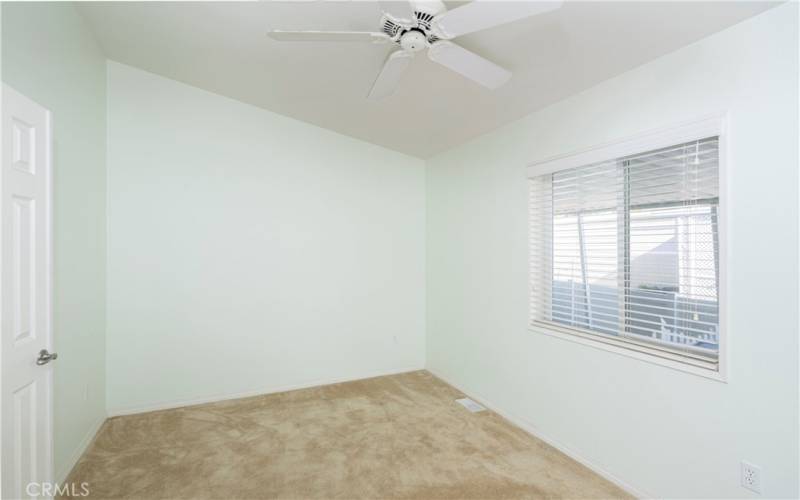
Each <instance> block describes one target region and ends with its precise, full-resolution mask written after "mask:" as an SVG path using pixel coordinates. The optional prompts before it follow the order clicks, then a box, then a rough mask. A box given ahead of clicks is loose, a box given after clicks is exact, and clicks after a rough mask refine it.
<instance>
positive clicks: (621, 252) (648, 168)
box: [530, 137, 719, 368]
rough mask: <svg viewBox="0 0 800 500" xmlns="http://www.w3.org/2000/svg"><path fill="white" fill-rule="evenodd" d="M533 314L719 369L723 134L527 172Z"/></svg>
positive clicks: (548, 322) (540, 320)
mask: <svg viewBox="0 0 800 500" xmlns="http://www.w3.org/2000/svg"><path fill="white" fill-rule="evenodd" d="M530 193H531V199H530V223H531V233H530V234H531V242H530V251H531V264H530V265H531V321H532V323H533V324H540V325H545V326H550V327H555V328H557V329H559V330H562V331H564V332H567V333H575V334H580V335H584V336H585V335H589V336H591V337H592V338H596V339H599V340H604V341H608V342H611V343H615V344H617V345H620V344H622V345H623V346H627V347H630V348H632V349H638V350H645V351H647V352H650V353H653V354H656V355H663V356H665V357H670V358H672V359H680V360H683V361H686V362H688V363H690V364H695V365H699V366H703V367H707V368H715V367H716V366H717V361H718V352H719V295H718V290H719V232H718V227H719V138H718V137H709V138H706V139H702V140H697V141H691V142H687V143H683V144H678V145H675V146H671V147H667V148H662V149H658V150H655V151H648V152H645V153H641V154H636V155H632V156H627V157H623V158H616V159H610V160H608V161H603V162H599V163H594V164H591V165H586V166H582V167H577V168H570V169H566V170H561V171H558V172H555V173H551V174H547V175H541V176H538V177H534V178H532V179H531V180H530Z"/></svg>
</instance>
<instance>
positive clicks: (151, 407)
mask: <svg viewBox="0 0 800 500" xmlns="http://www.w3.org/2000/svg"><path fill="white" fill-rule="evenodd" d="M424 369H425V368H424V367H423V366H415V367H407V368H399V369H393V370H381V371H375V372H367V373H364V374H360V375H356V376H348V377H334V378H328V379H320V380H312V381H309V382H301V383H299V384H289V385H283V386H275V387H266V388H263V389H256V390H253V391H245V392H237V393H231V394H218V395H215V396H209V397H203V398H194V399H180V400H174V401H165V402H160V403H154V404H147V405H142V406H133V407H127V408H110V409H109V410H108V416H109V418H110V417H119V416H122V415H135V414H137V413H148V412H151V411H159V410H171V409H173V408H183V407H185V406H194V405H201V404H206V403H216V402H219V401H227V400H230V399H241V398H250V397H253V396H264V395H267V394H276V393H279V392H287V391H295V390H297V389H308V388H309V387H319V386H322V385H331V384H339V383H342V382H352V381H354V380H363V379H366V378H374V377H383V376H386V375H397V374H400V373H408V372H415V371H419V370H424Z"/></svg>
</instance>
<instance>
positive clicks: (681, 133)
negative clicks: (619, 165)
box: [527, 113, 728, 382]
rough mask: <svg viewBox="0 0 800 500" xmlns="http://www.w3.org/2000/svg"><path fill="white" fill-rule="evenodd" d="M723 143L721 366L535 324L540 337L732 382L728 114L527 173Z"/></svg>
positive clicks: (532, 174) (558, 160)
mask: <svg viewBox="0 0 800 500" xmlns="http://www.w3.org/2000/svg"><path fill="white" fill-rule="evenodd" d="M713 136H717V137H719V215H720V217H719V225H718V227H717V232H718V238H719V242H720V244H719V284H718V286H719V289H718V291H717V294H718V301H719V350H718V359H717V366H716V367H715V368H709V367H704V366H698V365H695V364H690V363H687V361H686V360H685V359H682V357H681V356H679V355H671V354H670V353H668V352H665V351H661V350H658V349H653V348H650V347H648V346H647V344H646V343H636V342H632V341H630V340H617V339H614V338H612V337H610V336H600V335H594V334H589V333H581V332H578V331H575V330H572V329H568V328H560V327H558V326H556V325H543V324H533V323H530V324H529V329H530V330H531V331H533V332H536V333H541V334H545V335H548V336H552V337H556V338H559V339H563V340H568V341H571V342H576V343H579V344H583V345H587V346H591V347H595V348H598V349H602V350H605V351H610V352H613V353H616V354H621V355H624V356H628V357H632V358H635V359H639V360H642V361H647V362H650V363H654V364H657V365H661V366H665V367H667V368H672V369H675V370H680V371H683V372H687V373H691V374H695V375H699V376H702V377H707V378H710V379H713V380H717V381H720V382H727V369H728V368H727V364H728V363H727V352H728V324H727V323H728V312H727V304H728V284H727V283H728V280H727V275H728V257H727V248H728V178H727V163H728V161H727V160H728V154H727V151H728V146H727V114H726V113H719V114H716V115H713V116H709V117H705V118H702V119H699V120H695V121H691V122H685V123H682V124H678V125H674V126H671V127H667V128H663V129H658V130H653V131H649V132H645V133H642V134H638V135H635V136H632V137H628V138H625V139H622V140H618V141H614V142H610V143H606V144H602V145H598V146H594V147H591V148H587V149H584V150H580V151H576V152H574V153H570V154H566V155H561V156H557V157H553V158H549V159H545V160H542V161H539V162H536V163H533V164H530V165H529V166H528V168H527V177H528V179H531V178H535V177H538V176H541V175H546V174H551V173H554V172H558V171H561V170H566V169H570V168H576V167H582V166H585V165H590V164H593V163H598V162H603V161H611V160H614V159H617V158H622V157H625V156H630V155H635V154H640V153H645V152H647V151H653V150H656V149H661V148H666V147H669V146H673V145H676V144H681V143H685V142H690V141H695V140H700V139H705V138H708V137H713ZM531 269H532V267H531V263H530V262H529V270H528V276H529V280H528V281H529V286H530V285H531V282H532V278H533V275H532V270H531Z"/></svg>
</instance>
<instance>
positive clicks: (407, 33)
mask: <svg viewBox="0 0 800 500" xmlns="http://www.w3.org/2000/svg"><path fill="white" fill-rule="evenodd" d="M378 3H379V4H380V6H381V9H382V10H383V16H382V17H381V20H380V27H381V31H379V32H367V31H284V30H274V31H271V32H270V33H269V36H270V37H272V38H274V39H275V40H279V41H283V42H368V43H377V44H395V45H398V46H399V49H398V50H395V51H394V52H392V53H391V54H389V57H388V58H387V59H386V63H385V64H384V65H383V69H382V70H381V71H380V73H379V74H378V77H377V78H376V79H375V83H373V85H372V89H371V90H370V91H369V96H368V98H369V99H372V100H377V99H381V98H383V97H386V96H388V95H391V94H392V93H393V92H394V90H395V89H396V88H397V84H398V83H399V82H400V78H401V77H402V76H403V72H404V71H405V70H406V68H408V65H409V63H410V62H411V59H412V58H413V57H414V54H415V53H417V52H419V51H421V50H424V49H426V48H427V49H428V57H429V58H430V59H431V60H432V61H434V62H436V63H439V64H441V65H442V66H445V67H447V68H450V69H451V70H453V71H455V72H457V73H459V74H461V75H462V76H464V77H466V78H469V79H470V80H473V81H475V82H477V83H479V84H481V85H483V86H484V87H487V88H490V89H495V88H497V87H500V86H501V85H503V84H504V83H506V82H507V81H508V80H509V78H511V72H509V71H508V70H506V69H504V68H502V67H500V66H498V65H497V64H495V63H493V62H491V61H489V60H487V59H484V58H483V57H481V56H479V55H477V54H475V53H474V52H470V51H469V50H466V49H464V48H462V47H461V46H459V45H457V44H455V43H453V42H451V41H450V40H452V39H453V38H456V37H458V36H461V35H466V34H468V33H474V32H476V31H480V30H485V29H488V28H492V27H494V26H498V25H501V24H505V23H509V22H511V21H516V20H518V19H522V18H525V17H530V16H534V15H537V14H542V13H544V12H549V11H551V10H555V9H558V8H559V7H561V3H562V2H561V1H560V0H558V1H546V2H538V1H519V0H518V1H502V2H498V1H495V0H473V1H472V2H470V3H468V4H466V5H463V6H461V7H457V8H455V9H453V10H449V11H448V10H447V7H445V5H444V3H442V2H441V1H440V0H387V1H379V2H378Z"/></svg>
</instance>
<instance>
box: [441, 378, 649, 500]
mask: <svg viewBox="0 0 800 500" xmlns="http://www.w3.org/2000/svg"><path fill="white" fill-rule="evenodd" d="M426 370H428V371H429V372H430V373H432V374H433V375H434V376H436V377H437V378H439V379H441V380H442V381H443V382H445V383H446V384H448V385H451V386H453V387H455V388H456V389H458V390H459V391H461V392H463V393H464V394H465V395H467V396H469V397H470V398H471V399H473V400H475V401H477V402H479V403H481V404H482V405H483V406H485V407H486V408H489V409H490V410H492V411H493V412H495V413H497V414H498V415H500V416H502V417H503V418H505V419H506V420H508V421H509V422H511V423H512V424H514V425H516V426H517V427H519V428H520V429H522V430H524V431H525V432H527V433H528V434H530V435H532V436H533V437H535V438H538V439H541V440H542V441H544V442H545V443H547V444H549V445H550V446H552V447H553V448H555V449H557V450H558V451H560V452H561V453H563V454H565V455H567V456H568V457H570V458H571V459H573V460H575V461H576V462H578V463H580V464H581V465H583V466H585V467H587V468H588V469H591V470H592V472H594V473H595V474H597V475H599V476H601V477H603V478H605V479H607V480H608V481H610V482H612V483H614V484H615V485H617V486H619V487H620V488H622V489H623V490H625V491H626V492H628V493H629V494H631V495H633V496H634V497H636V498H654V497H653V496H651V495H648V494H646V493H644V492H643V491H642V490H640V489H638V488H634V487H633V486H631V485H630V484H629V483H627V482H626V481H623V480H622V479H620V478H618V477H617V476H615V475H613V474H611V473H610V472H608V471H607V470H605V469H603V468H602V467H600V466H599V465H597V464H595V463H593V462H592V461H590V460H588V459H587V458H585V457H583V456H582V455H580V454H579V453H577V452H576V451H574V450H572V449H570V448H569V447H568V446H565V445H564V444H563V443H560V442H558V441H556V440H555V439H552V438H550V437H549V436H547V435H545V434H544V433H542V432H541V431H540V430H539V429H537V428H535V427H534V426H533V425H531V424H529V423H528V422H526V421H525V420H524V419H522V418H520V417H518V416H516V415H512V414H511V413H509V412H507V411H505V410H502V409H501V408H499V407H498V406H497V405H495V404H493V403H492V402H491V401H490V400H489V399H487V398H485V397H483V396H482V395H480V394H476V393H475V392H473V391H468V390H466V388H463V387H461V386H460V385H459V384H457V383H455V382H453V381H452V379H450V378H449V377H448V376H446V375H444V374H443V373H441V372H439V371H438V370H434V369H432V368H426Z"/></svg>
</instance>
